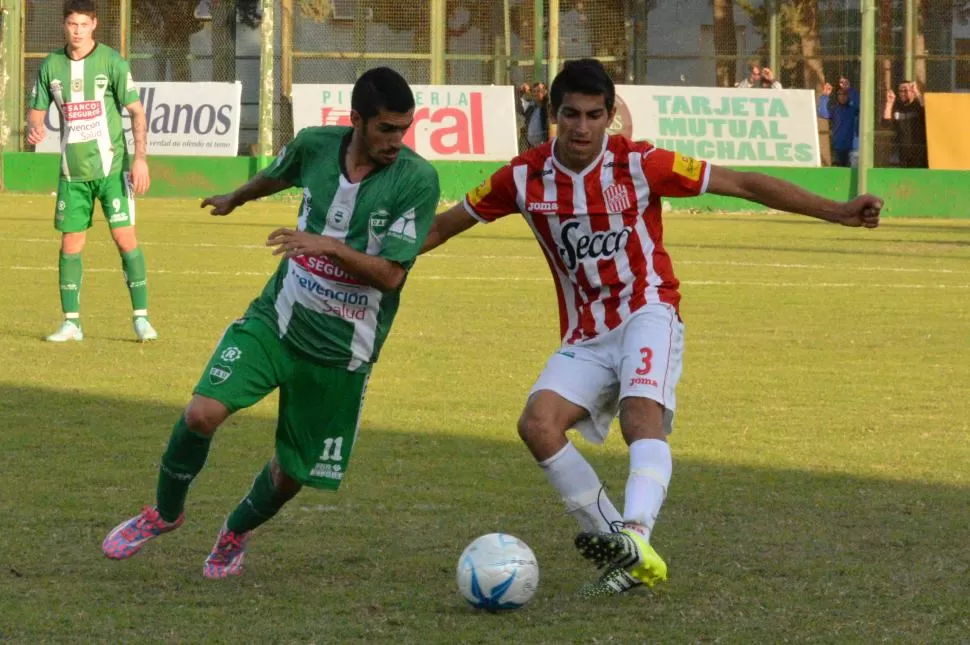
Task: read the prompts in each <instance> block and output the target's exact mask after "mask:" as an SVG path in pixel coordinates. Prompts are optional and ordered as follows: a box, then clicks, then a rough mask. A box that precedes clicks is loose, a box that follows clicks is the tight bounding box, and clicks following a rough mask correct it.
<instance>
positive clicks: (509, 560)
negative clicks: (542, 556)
mask: <svg viewBox="0 0 970 645" xmlns="http://www.w3.org/2000/svg"><path fill="white" fill-rule="evenodd" d="M538 586H539V563H538V562H536V556H535V554H534V553H533V552H532V549H530V548H529V546H528V545H527V544H526V543H525V542H523V541H522V540H520V539H519V538H517V537H513V536H511V535H506V534H505V533H489V534H488V535H483V536H481V537H479V538H477V539H475V540H474V541H473V542H472V543H471V544H469V545H468V546H467V547H465V550H464V552H462V554H461V557H460V558H458V590H459V591H461V595H462V596H464V597H465V600H467V601H468V603H469V604H470V605H472V606H473V607H477V608H478V609H485V610H487V611H498V610H499V609H518V608H519V607H521V606H522V605H524V604H525V603H527V602H529V600H530V599H531V598H532V596H534V595H535V593H536V589H537V588H538Z"/></svg>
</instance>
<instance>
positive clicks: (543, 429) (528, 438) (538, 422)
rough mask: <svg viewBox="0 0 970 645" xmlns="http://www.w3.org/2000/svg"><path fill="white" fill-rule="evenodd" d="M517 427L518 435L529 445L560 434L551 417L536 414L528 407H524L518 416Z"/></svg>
mask: <svg viewBox="0 0 970 645" xmlns="http://www.w3.org/2000/svg"><path fill="white" fill-rule="evenodd" d="M518 429H519V437H520V438H521V439H522V441H524V442H526V443H527V444H530V445H531V444H532V443H535V442H537V441H542V440H545V439H549V438H550V437H554V436H555V435H556V434H561V431H560V429H559V428H558V427H556V423H555V422H554V420H553V419H552V417H550V416H548V415H544V414H537V413H535V412H533V411H531V410H529V409H526V410H525V411H524V412H523V413H522V416H521V417H519V425H518Z"/></svg>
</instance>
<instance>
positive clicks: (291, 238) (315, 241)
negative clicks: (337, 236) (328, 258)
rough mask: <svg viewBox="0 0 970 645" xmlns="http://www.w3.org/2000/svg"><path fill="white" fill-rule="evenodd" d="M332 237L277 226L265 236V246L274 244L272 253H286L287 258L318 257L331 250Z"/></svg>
mask: <svg viewBox="0 0 970 645" xmlns="http://www.w3.org/2000/svg"><path fill="white" fill-rule="evenodd" d="M333 243H334V240H333V238H330V237H327V236H325V235H317V234H315V233H307V232H306V231H294V230H293V229H289V228H278V229H276V230H275V231H273V232H272V233H270V234H269V237H268V238H266V246H275V247H276V248H275V249H273V255H281V254H286V257H288V258H295V257H297V256H300V255H305V256H313V257H320V256H324V255H328V254H329V253H332V252H333V248H334V247H333Z"/></svg>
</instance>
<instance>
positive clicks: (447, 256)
mask: <svg viewBox="0 0 970 645" xmlns="http://www.w3.org/2000/svg"><path fill="white" fill-rule="evenodd" d="M0 242H7V243H11V244H18V243H20V244H23V243H27V244H48V245H51V246H56V245H57V244H58V243H59V240H57V239H56V238H34V237H27V238H11V237H0ZM87 244H96V245H109V244H110V245H112V246H113V245H114V244H113V243H112V242H109V241H105V240H91V241H88V242H87ZM139 244H140V245H141V246H147V247H154V246H157V247H162V248H166V247H171V248H197V249H232V250H250V251H253V250H255V251H265V252H268V251H269V248H268V247H267V246H266V245H264V244H213V243H210V242H140V243H139ZM954 259H959V258H954ZM421 260H422V261H427V260H507V261H508V260H514V261H523V260H525V261H535V262H542V263H543V264H544V263H545V260H544V259H543V257H542V256H541V255H539V254H535V255H470V254H469V255H466V254H459V253H441V252H437V251H432V252H431V253H429V254H427V255H423V256H421ZM681 265H688V266H725V267H750V268H763V269H812V270H818V271H879V272H886V273H889V272H891V273H927V274H942V275H948V274H954V275H956V274H970V269H967V270H961V269H924V268H911V267H898V266H833V265H827V264H803V263H784V262H740V261H735V260H674V266H675V267H677V266H681ZM214 275H220V274H214ZM239 275H246V274H245V273H240V274H239ZM260 275H261V274H260Z"/></svg>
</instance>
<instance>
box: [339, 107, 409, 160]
mask: <svg viewBox="0 0 970 645" xmlns="http://www.w3.org/2000/svg"><path fill="white" fill-rule="evenodd" d="M355 114H356V113H355ZM351 118H353V115H351ZM413 121H414V110H409V111H407V112H390V111H388V110H384V109H381V110H380V111H378V113H377V116H374V117H371V118H369V119H366V120H364V119H362V118H360V117H359V116H358V121H357V122H355V123H354V126H355V127H358V128H361V129H362V132H363V135H364V145H365V147H366V149H367V155H368V156H369V157H370V158H371V159H373V160H374V161H375V162H376V163H378V164H380V165H382V166H386V165H388V164H391V163H394V160H395V159H397V155H398V153H399V152H401V148H402V147H403V146H404V135H405V134H407V131H408V128H410V127H411V123H412V122H413Z"/></svg>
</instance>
